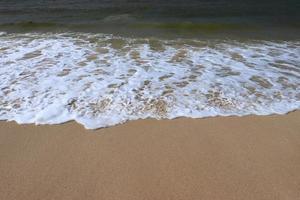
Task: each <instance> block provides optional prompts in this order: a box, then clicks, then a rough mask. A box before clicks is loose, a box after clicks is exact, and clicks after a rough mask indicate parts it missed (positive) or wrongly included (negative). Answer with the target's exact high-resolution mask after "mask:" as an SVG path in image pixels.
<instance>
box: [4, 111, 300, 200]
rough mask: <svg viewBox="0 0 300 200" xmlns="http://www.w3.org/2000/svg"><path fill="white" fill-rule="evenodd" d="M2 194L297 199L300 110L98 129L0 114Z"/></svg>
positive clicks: (21, 197)
mask: <svg viewBox="0 0 300 200" xmlns="http://www.w3.org/2000/svg"><path fill="white" fill-rule="evenodd" d="M0 199H1V200H36V199H38V200H48V199H49V200H50V199H51V200H54V199H55V200H56V199H59V200H65V199H72V200H77V199H78V200H89V199H97V200H98V199H101V200H110V199H112V200H127V199H128V200H135V199H136V200H144V199H149V200H150V199H151V200H169V199H170V200H177V199H183V200H189V199H195V200H198V199H208V200H213V199H221V200H227V199H238V200H247V199H255V200H262V199H270V200H275V199H284V200H297V199H300V111H297V112H293V113H290V114H288V115H284V116H266V117H258V116H247V117H217V118H208V119H194V120H193V119H176V120H162V121H156V120H141V121H133V122H129V123H126V124H124V125H119V126H115V127H111V128H106V129H100V130H96V131H88V130H85V129H84V128H83V127H82V126H80V125H78V124H76V123H74V122H70V123H66V124H63V125H53V126H48V125H47V126H34V125H17V124H16V123H13V122H0Z"/></svg>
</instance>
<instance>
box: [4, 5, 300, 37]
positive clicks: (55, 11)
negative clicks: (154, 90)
mask: <svg viewBox="0 0 300 200" xmlns="http://www.w3.org/2000/svg"><path fill="white" fill-rule="evenodd" d="M299 11H300V1H297V0H274V1H268V0H260V1H258V0H252V1H251V0H246V1H238V0H185V1H183V0H160V1H158V0H154V1H153V0H152V1H150V0H112V1H108V0H60V1H58V0H22V1H21V0H0V30H1V31H6V32H29V31H47V32H48V31H51V32H65V31H79V32H96V33H112V34H115V35H123V36H133V37H135V36H147V37H148V36H161V37H175V38H176V37H197V38H207V37H208V38H210V37H212V38H224V37H226V38H228V37H229V38H251V39H253V38H254V39H257V38H258V39H264V38H274V39H277V38H278V39H298V38H299V36H298V35H300V14H299V13H300V12H299Z"/></svg>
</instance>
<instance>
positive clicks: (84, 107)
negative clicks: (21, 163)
mask: <svg viewBox="0 0 300 200" xmlns="http://www.w3.org/2000/svg"><path fill="white" fill-rule="evenodd" d="M299 57H300V42H299V41H289V42H278V41H273V42H272V41H244V42H239V41H232V40H225V41H220V40H207V41H200V40H186V39H185V40H184V39H181V40H159V39H155V38H148V39H147V38H146V39H132V38H122V37H115V36H112V35H103V34H83V33H63V34H58V33H57V34H54V33H44V34H34V33H30V34H29V33H27V34H4V35H0V66H1V67H0V119H1V120H15V121H17V122H18V123H36V124H57V123H62V122H66V121H70V120H75V121H77V122H79V123H81V124H83V125H84V126H85V127H86V128H100V127H106V126H111V125H115V124H119V123H123V122H125V121H128V120H136V119H145V118H149V117H150V118H157V119H161V118H168V119H172V118H176V117H180V116H185V117H193V118H199V117H209V116H229V115H238V116H242V115H249V114H256V115H268V114H273V113H278V114H283V113H287V112H289V111H292V110H295V109H299V107H300V66H299V63H300V59H299Z"/></svg>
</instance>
